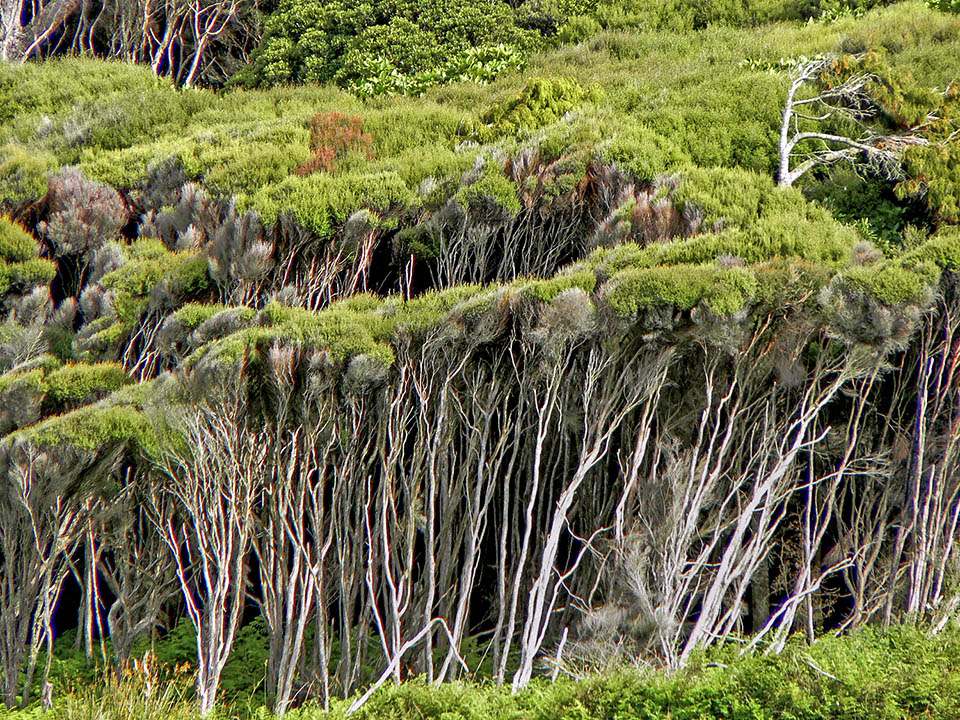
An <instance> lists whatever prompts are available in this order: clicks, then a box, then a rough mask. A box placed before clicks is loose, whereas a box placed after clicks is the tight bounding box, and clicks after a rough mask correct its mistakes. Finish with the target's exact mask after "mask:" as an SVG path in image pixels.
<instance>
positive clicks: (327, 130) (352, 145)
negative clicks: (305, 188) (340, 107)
mask: <svg viewBox="0 0 960 720" xmlns="http://www.w3.org/2000/svg"><path fill="white" fill-rule="evenodd" d="M310 150H311V151H312V152H313V153H314V156H313V157H312V158H310V159H309V160H307V162H305V163H304V164H303V165H301V166H300V167H298V168H297V171H296V172H297V175H310V174H311V173H315V172H319V171H325V172H331V171H333V170H334V169H336V166H337V161H338V160H340V159H341V158H343V157H344V156H345V155H346V154H347V153H348V152H349V151H351V150H356V151H357V152H362V153H363V154H364V155H366V156H367V158H368V159H370V160H372V159H373V136H372V135H370V133H365V132H364V131H363V118H362V117H360V116H359V115H345V114H344V113H339V112H336V111H330V112H323V113H319V114H317V115H315V116H314V117H313V119H312V120H310Z"/></svg>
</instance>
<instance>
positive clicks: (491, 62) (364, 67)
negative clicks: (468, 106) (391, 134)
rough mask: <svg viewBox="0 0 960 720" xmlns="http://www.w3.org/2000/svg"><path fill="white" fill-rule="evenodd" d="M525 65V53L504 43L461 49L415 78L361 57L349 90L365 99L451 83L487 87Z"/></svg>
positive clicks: (416, 92)
mask: <svg viewBox="0 0 960 720" xmlns="http://www.w3.org/2000/svg"><path fill="white" fill-rule="evenodd" d="M524 64H525V56H524V54H523V53H522V52H521V51H520V50H518V49H517V48H515V47H513V46H512V45H504V44H503V43H499V44H496V45H481V46H480V47H471V48H467V49H466V50H461V51H460V52H458V53H457V54H456V55H454V56H453V57H452V58H450V59H449V60H447V61H446V62H444V63H443V64H441V65H437V66H436V67H434V68H432V69H430V70H427V71H425V72H420V73H417V74H413V75H410V74H405V73H403V72H401V71H400V70H398V69H397V67H396V66H395V65H394V64H393V63H391V62H390V61H389V60H387V59H385V58H383V57H376V58H369V57H362V58H360V59H359V60H358V61H357V64H356V68H355V71H354V74H353V75H352V76H351V77H350V78H349V80H348V82H347V85H346V87H347V89H349V90H350V92H352V93H354V94H355V95H357V96H358V97H362V98H370V97H376V96H378V95H388V96H390V95H423V94H424V93H425V92H426V91H427V90H429V89H430V88H432V87H434V86H437V85H446V84H447V83H452V82H463V81H470V82H474V83H477V84H479V85H485V84H487V83H489V82H493V80H495V79H496V78H497V77H499V76H500V75H502V74H504V73H507V72H511V71H517V70H521V69H522V68H523V66H524Z"/></svg>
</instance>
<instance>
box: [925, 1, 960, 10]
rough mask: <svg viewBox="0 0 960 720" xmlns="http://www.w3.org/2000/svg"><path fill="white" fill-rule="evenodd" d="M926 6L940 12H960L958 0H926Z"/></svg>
mask: <svg viewBox="0 0 960 720" xmlns="http://www.w3.org/2000/svg"><path fill="white" fill-rule="evenodd" d="M927 7H929V8H932V9H933V10H939V11H940V12H951V13H960V0H927Z"/></svg>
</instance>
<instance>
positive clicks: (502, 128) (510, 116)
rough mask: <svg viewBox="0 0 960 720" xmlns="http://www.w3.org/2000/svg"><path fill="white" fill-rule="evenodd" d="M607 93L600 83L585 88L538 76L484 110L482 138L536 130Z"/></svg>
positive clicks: (557, 79) (570, 80)
mask: <svg viewBox="0 0 960 720" xmlns="http://www.w3.org/2000/svg"><path fill="white" fill-rule="evenodd" d="M603 97H604V94H603V90H602V89H601V88H600V86H599V85H596V84H593V85H590V86H588V87H587V88H584V87H582V86H581V85H580V83H578V82H577V81H576V80H572V79H567V78H553V79H549V78H537V79H535V80H531V81H529V82H528V83H527V84H526V85H525V86H524V88H523V90H521V91H520V92H519V93H518V94H517V95H515V96H514V97H512V98H509V99H507V100H505V101H503V102H500V103H495V104H493V105H491V106H490V107H488V108H487V109H486V110H484V112H483V114H482V115H481V116H480V120H481V122H482V123H483V124H484V125H485V126H486V127H485V128H483V130H485V132H482V133H479V136H480V137H481V139H482V138H483V137H486V138H490V137H493V136H495V135H516V134H517V133H518V132H520V131H521V130H528V131H529V130H536V129H538V128H541V127H543V126H545V125H550V124H551V123H555V122H557V121H558V120H560V119H561V118H562V117H563V116H564V115H565V114H566V113H568V112H569V111H571V110H573V109H575V108H577V107H580V106H581V105H583V104H585V103H599V102H601V101H602V100H603Z"/></svg>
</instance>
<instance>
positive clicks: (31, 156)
mask: <svg viewBox="0 0 960 720" xmlns="http://www.w3.org/2000/svg"><path fill="white" fill-rule="evenodd" d="M56 164H57V162H56V158H55V157H54V156H53V155H52V154H50V153H46V152H37V151H35V150H28V149H27V148H26V147H24V146H23V145H20V144H19V143H13V142H11V143H8V144H7V145H0V203H4V202H7V203H20V202H24V201H30V200H39V199H40V198H42V197H43V196H44V195H45V194H46V192H47V174H48V173H49V171H50V170H52V169H53V168H54V167H55V166H56Z"/></svg>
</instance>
